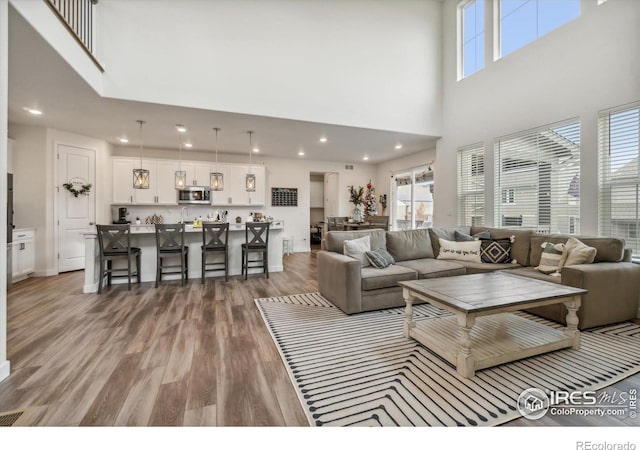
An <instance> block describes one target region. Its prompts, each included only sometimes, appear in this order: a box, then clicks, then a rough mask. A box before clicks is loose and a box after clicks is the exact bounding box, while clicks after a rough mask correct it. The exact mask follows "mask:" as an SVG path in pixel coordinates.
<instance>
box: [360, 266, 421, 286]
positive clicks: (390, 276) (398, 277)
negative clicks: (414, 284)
mask: <svg viewBox="0 0 640 450" xmlns="http://www.w3.org/2000/svg"><path fill="white" fill-rule="evenodd" d="M360 278H361V280H362V290H363V291H371V290H373V289H381V288H388V287H394V286H397V285H398V281H410V280H417V279H418V273H417V272H416V271H415V270H411V269H409V268H407V267H402V266H399V265H396V264H394V265H392V266H388V267H385V268H384V269H376V268H375V267H372V266H369V267H363V268H362V270H361V272H360Z"/></svg>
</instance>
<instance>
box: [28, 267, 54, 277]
mask: <svg viewBox="0 0 640 450" xmlns="http://www.w3.org/2000/svg"><path fill="white" fill-rule="evenodd" d="M55 275H58V271H57V270H52V269H47V270H36V271H35V272H33V274H32V275H31V276H33V277H53V276H55Z"/></svg>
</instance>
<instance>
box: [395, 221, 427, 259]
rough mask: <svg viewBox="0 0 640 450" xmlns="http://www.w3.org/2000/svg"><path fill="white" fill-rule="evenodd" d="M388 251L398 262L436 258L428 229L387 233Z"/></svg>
mask: <svg viewBox="0 0 640 450" xmlns="http://www.w3.org/2000/svg"><path fill="white" fill-rule="evenodd" d="M386 238H387V250H389V253H391V256H393V258H394V259H395V260H396V261H407V260H410V259H418V258H434V255H433V248H432V247H431V238H430V237H429V230H428V229H420V230H402V231H388V232H387V236H386Z"/></svg>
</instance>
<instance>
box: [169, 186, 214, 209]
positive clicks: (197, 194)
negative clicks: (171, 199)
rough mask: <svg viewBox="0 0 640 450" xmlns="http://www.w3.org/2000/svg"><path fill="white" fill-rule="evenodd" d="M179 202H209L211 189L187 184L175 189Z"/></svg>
mask: <svg viewBox="0 0 640 450" xmlns="http://www.w3.org/2000/svg"><path fill="white" fill-rule="evenodd" d="M176 192H177V193H178V194H177V195H178V203H180V204H196V205H210V204H211V189H209V188H208V187H206V186H189V187H185V188H183V189H180V190H178V191H176Z"/></svg>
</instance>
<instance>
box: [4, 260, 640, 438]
mask: <svg viewBox="0 0 640 450" xmlns="http://www.w3.org/2000/svg"><path fill="white" fill-rule="evenodd" d="M284 261H285V271H284V272H280V273H272V274H271V275H270V278H269V279H268V280H267V279H265V278H264V277H263V276H258V275H254V276H252V277H250V279H249V280H248V281H244V280H241V279H240V277H232V278H230V280H229V282H227V283H225V282H224V281H220V279H217V278H216V279H215V280H214V279H212V278H209V279H207V283H206V284H205V285H202V284H201V283H200V280H191V281H189V282H188V284H187V285H186V286H184V287H181V286H180V283H179V282H163V283H161V285H160V287H158V288H157V289H156V288H154V287H153V283H143V284H142V285H133V287H132V290H131V291H127V289H126V286H122V285H120V286H113V287H111V288H107V290H106V292H105V293H104V294H103V295H97V294H82V292H81V286H82V283H83V277H84V274H83V272H72V273H67V274H62V275H59V276H56V277H49V278H32V279H28V280H25V281H22V282H20V283H17V284H15V285H13V286H12V287H11V288H10V290H9V295H8V318H9V320H8V353H9V359H10V361H11V368H12V374H11V376H10V377H9V378H8V379H6V380H5V381H3V382H1V383H0V412H5V411H13V410H24V411H25V413H24V414H23V416H22V417H21V418H20V419H19V421H18V423H17V424H16V425H24V426H30V425H45V426H61V425H71V426H77V425H128V426H134V425H141V426H149V425H160V426H170V425H189V426H200V425H206V426H213V425H219V426H306V425H307V420H306V417H305V415H304V413H303V410H302V408H301V406H300V404H299V401H298V398H297V396H296V393H295V391H294V389H293V387H292V385H291V383H290V381H289V378H288V375H287V373H286V370H285V368H284V365H283V363H282V361H281V359H280V356H279V354H278V352H277V349H276V347H275V345H274V344H273V342H272V340H271V337H270V336H269V333H268V331H267V329H266V327H265V326H264V324H263V322H262V319H261V317H260V314H259V312H258V310H257V308H255V305H254V303H253V299H254V298H257V297H272V296H277V295H289V294H298V293H303V292H315V291H317V284H316V281H315V280H316V258H315V252H312V253H297V254H294V255H290V256H287V257H285V260H284ZM639 380H640V377H639V376H635V377H632V378H631V379H628V380H625V381H623V382H621V383H619V384H618V385H619V387H620V389H627V388H628V387H629V386H635V387H638V385H639V384H640V382H639ZM559 420H562V422H555V421H553V420H552V421H548V420H546V421H544V423H542V422H543V421H535V422H532V421H526V420H518V421H514V422H512V423H511V425H547V426H548V425H554V424H563V425H564V424H570V425H593V422H592V421H593V419H589V420H588V421H587V419H579V418H571V419H569V418H562V419H559ZM566 421H570V422H566ZM581 421H582V423H581ZM598 424H603V425H618V424H620V423H616V422H615V421H614V422H612V421H610V420H602V419H601V422H598Z"/></svg>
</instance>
